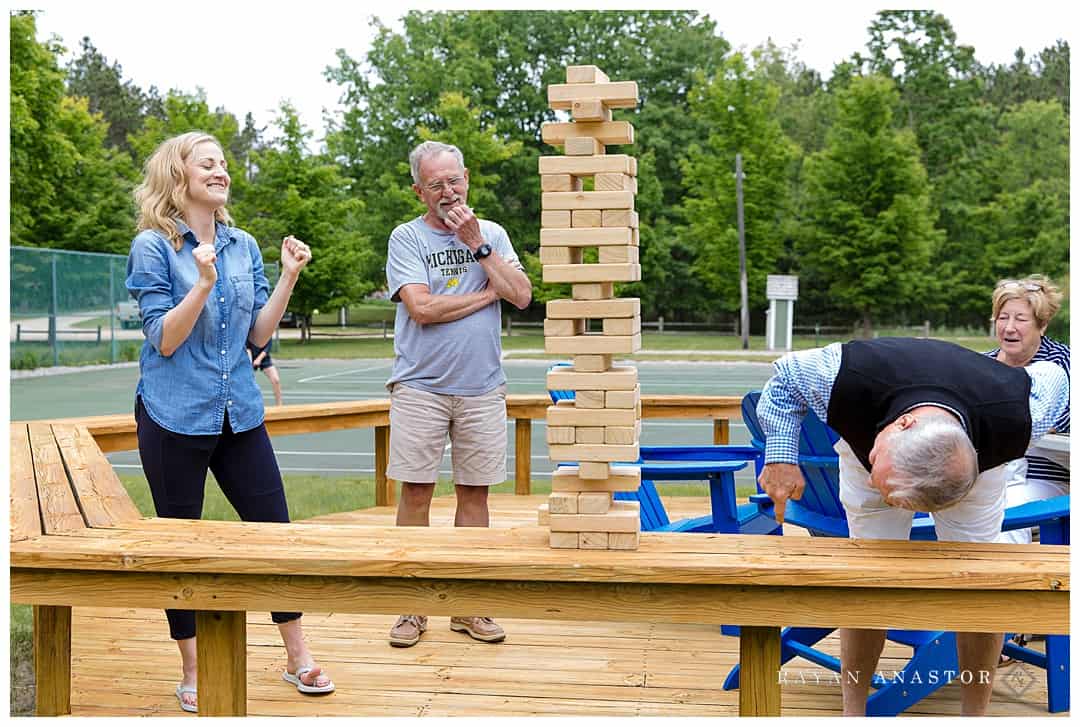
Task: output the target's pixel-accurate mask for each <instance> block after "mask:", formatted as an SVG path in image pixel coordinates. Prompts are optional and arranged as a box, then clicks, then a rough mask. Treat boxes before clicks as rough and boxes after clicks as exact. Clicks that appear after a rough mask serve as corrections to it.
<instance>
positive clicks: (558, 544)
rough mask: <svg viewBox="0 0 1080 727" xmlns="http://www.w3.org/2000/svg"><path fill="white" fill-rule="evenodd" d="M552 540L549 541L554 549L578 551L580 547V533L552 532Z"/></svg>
mask: <svg viewBox="0 0 1080 727" xmlns="http://www.w3.org/2000/svg"><path fill="white" fill-rule="evenodd" d="M550 537H551V539H550V540H549V541H548V542H549V543H551V547H552V548H573V549H574V550H577V547H578V540H579V538H578V533H574V532H564V533H561V532H558V531H556V530H552V531H551V536H550Z"/></svg>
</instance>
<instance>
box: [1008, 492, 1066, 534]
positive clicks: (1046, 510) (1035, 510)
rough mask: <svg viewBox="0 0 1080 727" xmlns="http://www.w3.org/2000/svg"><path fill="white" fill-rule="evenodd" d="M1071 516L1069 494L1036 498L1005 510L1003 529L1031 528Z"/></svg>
mask: <svg viewBox="0 0 1080 727" xmlns="http://www.w3.org/2000/svg"><path fill="white" fill-rule="evenodd" d="M1062 517H1069V496H1068V495H1059V496H1058V497H1051V498H1049V499H1047V500H1035V501H1034V502H1026V503H1024V504H1023V505H1017V506H1015V507H1010V508H1009V509H1008V510H1006V511H1005V520H1004V522H1002V524H1001V529H1002V530H1016V529H1017V528H1030V527H1033V526H1036V525H1038V524H1039V523H1043V522H1046V521H1047V520H1053V519H1055V518H1062Z"/></svg>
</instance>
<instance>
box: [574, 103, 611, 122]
mask: <svg viewBox="0 0 1080 727" xmlns="http://www.w3.org/2000/svg"><path fill="white" fill-rule="evenodd" d="M570 116H571V117H572V118H573V119H574V121H611V109H610V108H608V107H607V106H605V105H604V102H603V101H601V100H600V99H596V98H590V99H578V100H577V101H574V102H572V103H571V104H570Z"/></svg>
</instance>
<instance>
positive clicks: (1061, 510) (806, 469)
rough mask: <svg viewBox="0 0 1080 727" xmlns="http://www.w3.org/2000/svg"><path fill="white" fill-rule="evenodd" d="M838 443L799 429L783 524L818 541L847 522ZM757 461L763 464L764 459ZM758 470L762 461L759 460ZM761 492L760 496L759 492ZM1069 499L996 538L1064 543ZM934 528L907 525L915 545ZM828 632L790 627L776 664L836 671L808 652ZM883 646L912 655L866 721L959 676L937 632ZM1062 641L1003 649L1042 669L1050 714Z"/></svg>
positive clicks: (764, 507)
mask: <svg viewBox="0 0 1080 727" xmlns="http://www.w3.org/2000/svg"><path fill="white" fill-rule="evenodd" d="M759 398H760V393H759V392H751V393H749V394H747V395H746V396H745V397H744V398H743V405H742V411H743V421H744V422H745V424H746V426H747V428H748V429H749V430H750V434H751V438H752V442H753V445H754V446H755V447H757V448H760V450H761V451H762V452H764V440H765V435H764V432H763V431H762V429H761V423H760V422H759V420H758V418H757V403H758V399H759ZM838 439H839V437H838V436H837V434H836V433H835V432H834V431H832V430H831V429H830V428H829V427H828V426H826V425H825V424H824V423H823V422H822V421H821V420H820V419H819V418H818V417H817V416H816V415H815V414H814V413H813V412H809V413H808V414H807V416H806V418H805V419H804V421H803V425H802V428H801V430H800V437H799V465H800V469H801V471H802V473H803V477H804V479H805V480H806V488H805V490H804V492H803V497H802V499H800V500H789V501H788V503H787V506H786V510H785V517H784V519H785V521H786V522H788V523H791V524H793V525H798V526H800V527H803V528H806V529H807V530H809V531H810V533H811V534H813V535H817V536H824V537H847V536H848V527H847V516H846V514H845V513H844V508H843V505H842V504H841V502H840V497H839V492H840V487H839V468H838V464H837V462H838V458H837V456H836V453H835V451H834V450H833V444H835V442H836V441H837V440H838ZM762 459H763V458H762ZM758 461H759V462H760V461H762V460H758ZM759 489H760V488H759ZM1068 500H1069V498H1068V496H1067V495H1066V496H1062V497H1057V498H1052V499H1049V500H1044V501H1040V502H1033V503H1028V504H1026V505H1021V506H1018V507H1015V508H1010V509H1009V510H1007V511H1006V513H1005V521H1004V523H1003V525H1002V530H1011V529H1015V528H1022V527H1032V526H1035V525H1038V526H1039V528H1040V541H1041V542H1043V543H1047V544H1067V543H1068V542H1069V536H1068V530H1069V502H1068ZM750 502H751V505H753V506H755V507H757V508H758V509H759V511H760V512H761V513H762V514H767V515H771V514H772V502H771V500H769V498H768V496H766V495H764V494H759V495H755V496H752V497H751V498H750ZM936 537H937V536H936V534H935V532H934V521H933V517H932V516H931V515H928V514H925V513H918V514H916V516H915V518H914V521H913V523H912V530H911V538H912V539H913V540H935V539H936ZM832 631H833V630H832V629H812V628H801V627H789V628H787V629H784V631H783V632H782V633H781V637H780V638H781V663H782V664H783V663H786V662H787V661H789V660H790V659H791V658H793V657H794V656H796V655H799V656H803V657H804V658H807V659H809V660H810V661H812V662H813V663H816V664H819V665H821V666H826V667H827V668H830V669H833V670H836V671H839V667H840V665H839V661H838V660H836V659H835V658H833V657H830V656H828V655H827V654H824V653H822V652H820V651H818V650H816V649H814V648H813V645H814V644H816V643H817V642H818V641H820V640H821V639H823V638H824V637H825V636H827V635H828V634H830V633H832ZM724 633H725V634H729V635H737V633H738V629H737V628H735V627H724ZM887 638H888V639H889V640H891V641H895V642H897V643H901V644H904V645H906V646H909V647H911V648H912V650H913V652H912V658H911V660H910V661H909V662H908V664H907V665H906V666H905V668H904V670H902V671H901V672H900V674H899V675H898V676H897V679H896V681H895V682H891V683H890V682H885V681H884V680H882V679H881V678H880V677H878V676H875V678H874V681H873V683H872V686H874V687H875V689H877V691H876V692H874V693H873V694H872V695H871V696H870V698H869V699H868V700H867V714H868V715H870V716H882V715H897V714H899V713H901V712H903V711H904V710H905V709H907V708H908V707H910V706H911V705H913V704H915V703H916V702H918V701H919V700H920V699H922V698H923V697H925V696H926V695H928V694H930V693H931V692H933V691H934V690H936V689H937V688H938V687H939V686H941V684H940V683H938V684H929V683H928V681H929V680H926V679H923V680H922V682H923V683H922V684H919V683H918V682H919V681H920V680H919V679H917V678H914V677H915V675H916V674H919V675H924V674H927V673H929V672H930V671H932V670H937V671H938V673H944V672H945V671H947V670H950V669H952V670H956V669H957V668H958V664H957V658H956V636H955V634H953V633H947V632H940V631H901V630H890V631H888V632H887ZM1068 644H1069V637H1068V636H1058V635H1052V636H1048V637H1047V641H1046V647H1047V655H1045V656H1044V655H1042V654H1040V653H1039V652H1037V651H1033V650H1032V649H1027V648H1023V647H1020V646H1018V645H1016V644H1012V643H1006V645H1005V647H1004V649H1003V653H1005V654H1007V655H1009V656H1012V657H1013V658H1016V659H1019V660H1022V661H1025V662H1027V663H1029V664H1032V665H1033V666H1037V667H1041V668H1047V665H1048V664H1049V665H1050V668H1049V669H1047V684H1048V693H1049V694H1048V700H1047V701H1048V708H1049V711H1050V712H1062V711H1067V710H1068V709H1069V692H1068V688H1069V659H1068V648H1069V647H1068ZM738 684H739V667H738V666H736V667H735V668H734V669H732V670H731V672H730V673H729V674H728V677H727V679H726V680H725V681H724V689H735V688H738Z"/></svg>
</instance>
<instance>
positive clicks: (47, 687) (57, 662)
mask: <svg viewBox="0 0 1080 727" xmlns="http://www.w3.org/2000/svg"><path fill="white" fill-rule="evenodd" d="M34 676H35V681H36V688H35V693H34V699H35V710H36V713H37V715H38V716H39V717H58V716H60V715H66V714H71V606H34Z"/></svg>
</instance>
